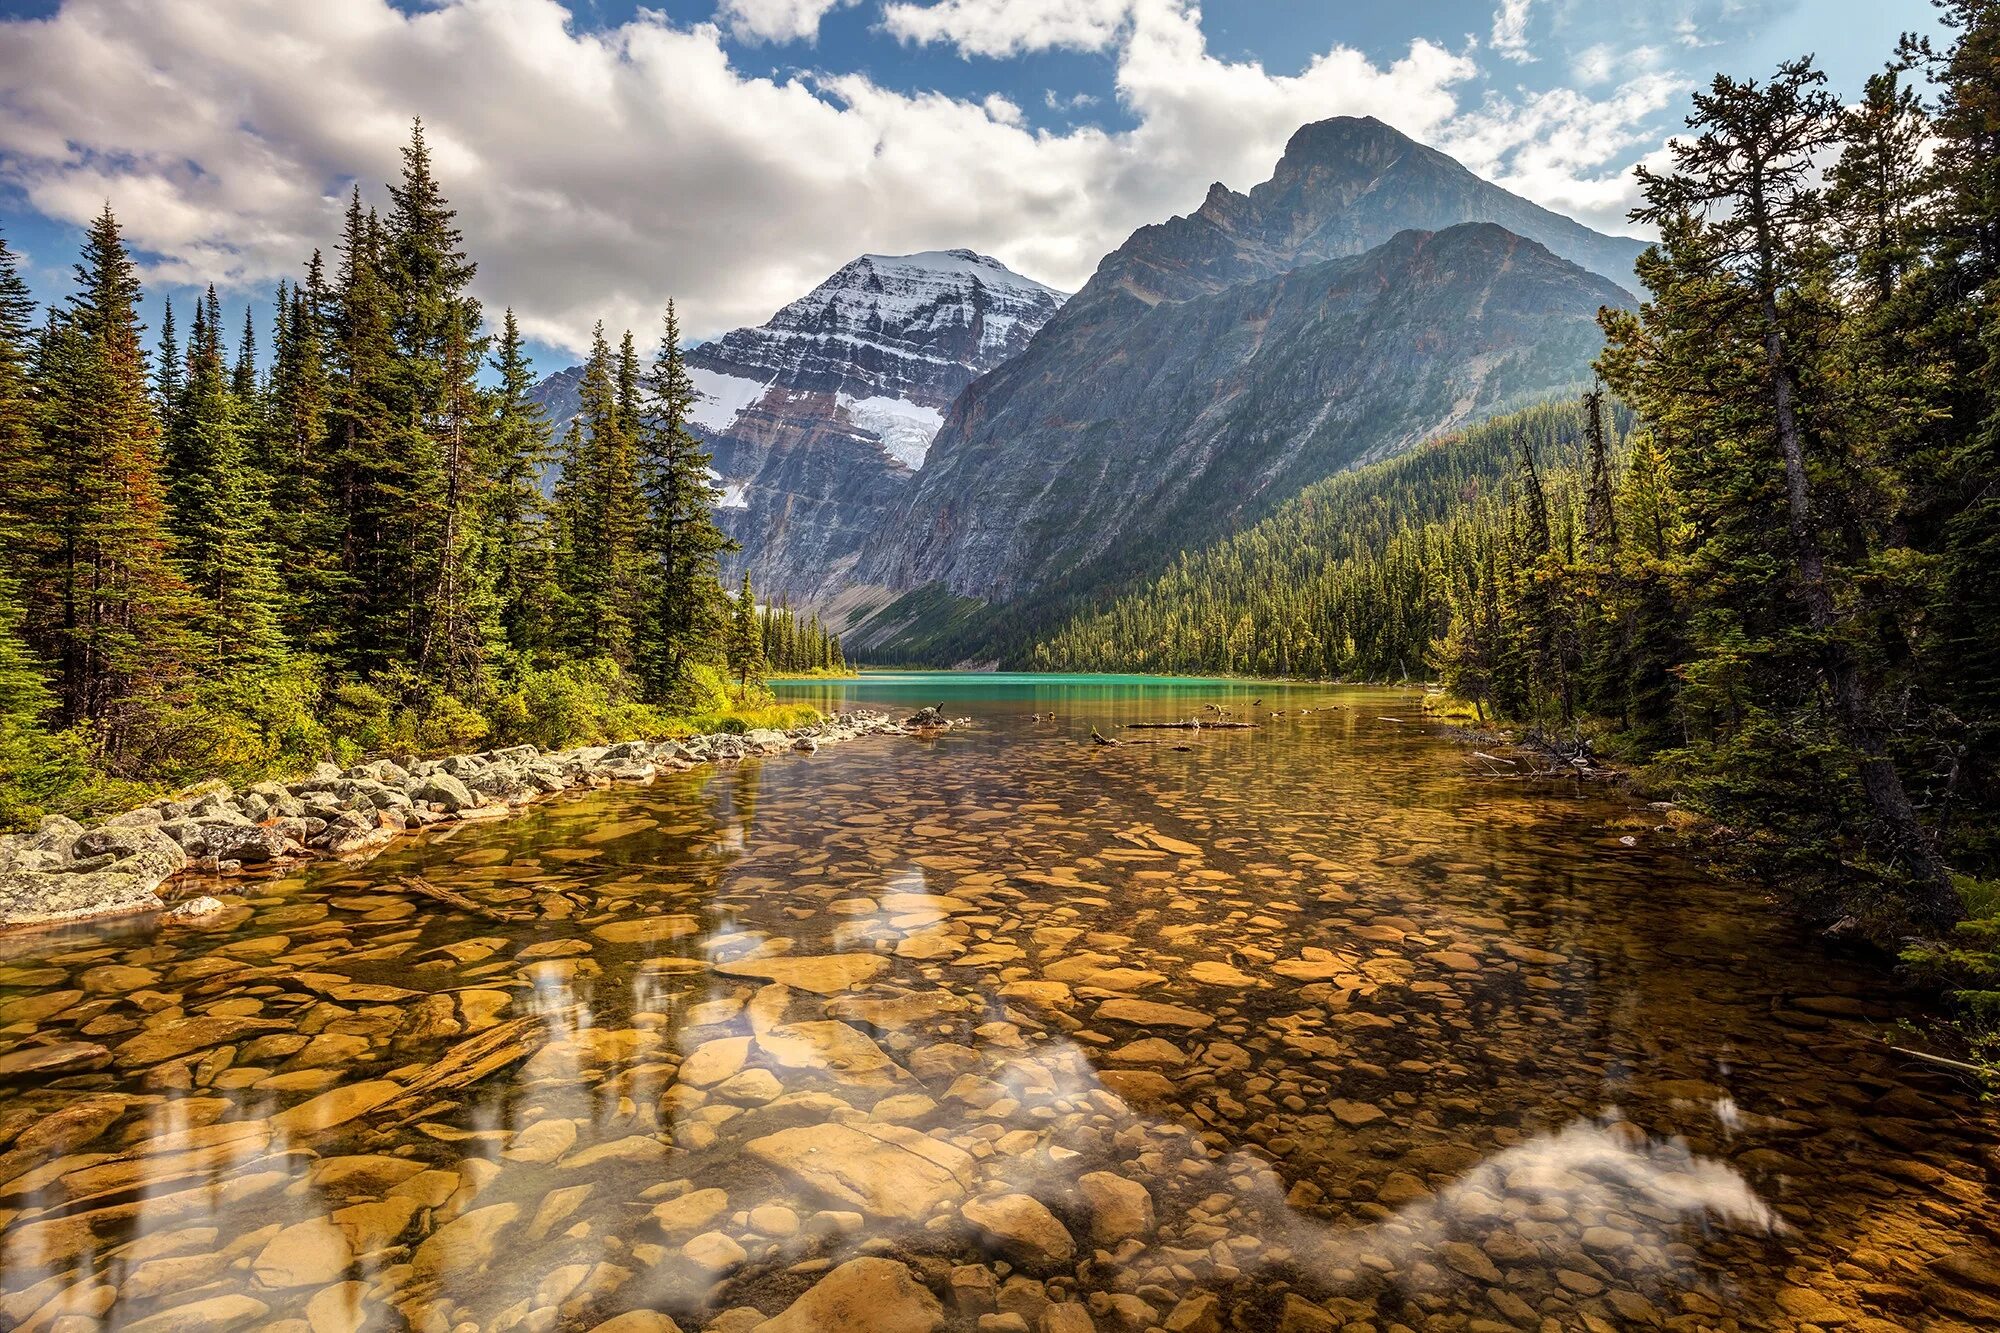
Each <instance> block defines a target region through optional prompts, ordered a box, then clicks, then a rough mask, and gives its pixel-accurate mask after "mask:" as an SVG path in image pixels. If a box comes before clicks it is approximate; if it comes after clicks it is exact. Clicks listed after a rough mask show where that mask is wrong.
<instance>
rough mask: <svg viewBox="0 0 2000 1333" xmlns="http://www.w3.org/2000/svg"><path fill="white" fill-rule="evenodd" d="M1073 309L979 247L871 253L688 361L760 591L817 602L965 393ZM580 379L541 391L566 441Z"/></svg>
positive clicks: (732, 521) (736, 532) (725, 503)
mask: <svg viewBox="0 0 2000 1333" xmlns="http://www.w3.org/2000/svg"><path fill="white" fill-rule="evenodd" d="M1064 299H1065V294H1064V293H1062V292H1059V291H1056V290H1055V289H1054V288H1051V287H1047V286H1044V285H1043V284H1041V283H1039V282H1036V281H1035V280H1034V279H1033V278H1029V277H1024V276H1023V275H1021V274H1019V273H1016V272H1014V271H1013V270H1012V269H1010V268H1008V267H1007V266H1006V265H1005V264H1002V263H1001V262H1000V261H999V260H997V259H993V258H991V257H990V256H987V255H982V254H980V253H978V252H977V251H974V250H925V251H920V252H918V253H916V254H908V255H879V254H868V255H861V256H860V257H858V258H856V259H853V260H850V261H849V262H848V263H846V264H844V265H842V266H841V267H840V269H839V270H838V271H836V272H835V273H833V274H832V275H831V276H830V277H828V278H827V279H826V280H825V281H824V282H822V283H820V284H819V285H818V286H817V287H815V288H813V289H812V290H811V291H810V292H807V293H806V294H805V295H804V296H801V297H800V298H799V299H798V300H796V301H793V302H791V303H790V304H788V305H787V306H785V307H784V308H783V309H782V310H780V311H778V312H777V313H776V314H775V315H773V316H772V317H771V318H770V319H769V320H767V321H766V322H764V323H763V324H761V325H758V326H757V327H755V328H741V329H735V330H732V331H731V332H729V333H727V334H724V335H723V336H722V337H720V338H718V339H716V340H715V341H713V342H709V343H703V344H701V345H700V346H698V347H693V348H690V349H688V352H687V365H688V370H689V373H690V374H691V375H692V377H693V379H694V382H695V388H696V389H697V390H698V391H699V392H700V394H701V399H700V402H699V403H698V404H697V406H696V408H695V411H694V413H693V421H694V424H695V426H696V428H697V429H698V430H699V431H700V432H701V434H702V435H703V437H704V438H705V439H706V441H707V443H708V446H709V449H710V451H711V452H712V454H713V456H714V462H715V470H716V478H717V480H716V484H717V486H718V488H720V489H721V491H722V493H723V499H722V501H721V503H720V504H719V505H718V511H719V513H718V516H719V517H720V518H721V519H722V521H723V525H724V527H725V528H727V529H728V530H729V532H730V534H731V535H732V536H734V537H736V538H737V540H739V541H740V542H742V543H743V545H744V553H743V559H744V560H745V561H746V562H747V563H748V564H749V566H750V570H751V575H752V577H753V578H754V579H755V580H756V582H757V585H758V588H759V589H760V591H761V590H764V589H767V588H768V589H769V590H770V592H771V593H772V594H773V595H777V596H787V595H789V596H807V595H809V594H810V592H811V591H812V589H813V588H814V587H815V586H817V584H818V583H819V582H820V581H821V580H822V579H823V578H825V577H826V576H827V574H828V572H829V571H830V570H831V569H834V568H836V567H842V566H844V565H845V564H847V563H851V562H852V560H853V558H854V555H855V554H856V546H855V543H856V542H857V541H858V540H859V537H860V534H862V533H863V532H865V531H866V530H867V529H868V527H869V525H870V524H872V522H873V521H874V520H875V518H876V517H877V516H878V514H879V511H880V510H881V508H882V507H883V506H885V505H886V504H887V503H888V501H889V500H890V499H891V498H892V497H893V496H894V495H895V494H896V493H897V492H898V491H899V490H900V489H901V488H902V486H903V485H904V484H906V483H907V482H908V481H909V479H910V477H911V476H912V474H914V473H915V472H916V470H917V469H918V468H920V467H921V466H923V462H924V458H925V455H926V454H927V453H928V451H929V449H930V443H931V439H932V438H933V437H934V436H935V435H936V434H937V432H938V430H939V429H940V428H941V427H942V426H943V424H944V419H945V414H946V412H947V410H948V409H949V408H950V407H951V404H952V401H953V400H954V399H956V398H957V397H958V395H959V392H960V391H961V390H963V389H964V388H965V386H966V385H968V384H970V383H971V382H972V381H973V380H974V379H977V378H978V377H979V376H980V375H983V374H985V373H986V372H987V371H989V370H991V369H993V368H994V367H995V366H997V365H999V364H1000V363H1001V362H1003V361H1005V360H1007V359H1009V358H1010V357H1013V356H1015V355H1017V354H1019V353H1020V352H1021V351H1022V350H1023V349H1024V348H1026V347H1027V345H1028V342H1029V340H1030V339H1031V338H1033V337H1034V335H1035V333H1036V331H1037V330H1039V329H1040V328H1041V327H1042V325H1043V324H1045V323H1046V322H1047V321H1048V319H1049V317H1050V316H1051V315H1053V314H1054V313H1055V312H1056V309H1057V307H1059V306H1060V305H1061V304H1062V302H1063V300H1064ZM576 379H577V374H576V372H573V371H563V372H558V373H557V374H555V375H551V376H550V377H549V378H548V379H547V380H545V381H543V383H542V385H541V386H540V392H539V396H540V397H541V398H542V400H543V401H544V404H545V407H546V409H547V411H548V413H549V415H550V417H551V418H552V419H554V420H556V422H557V425H558V429H560V427H561V425H562V423H563V422H564V421H566V419H567V417H568V415H569V414H570V413H573V412H574V411H575V410H576V391H575V381H576ZM731 576H732V577H733V570H732V571H731Z"/></svg>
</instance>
